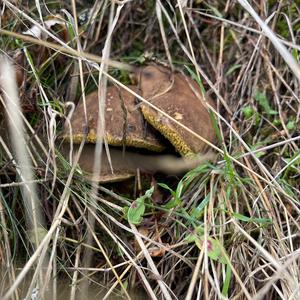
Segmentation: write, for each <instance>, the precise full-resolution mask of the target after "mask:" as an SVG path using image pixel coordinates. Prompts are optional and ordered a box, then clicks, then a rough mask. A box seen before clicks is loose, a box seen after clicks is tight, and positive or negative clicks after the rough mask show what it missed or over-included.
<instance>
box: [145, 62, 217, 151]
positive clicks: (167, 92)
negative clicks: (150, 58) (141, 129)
mask: <svg viewBox="0 0 300 300" xmlns="http://www.w3.org/2000/svg"><path fill="white" fill-rule="evenodd" d="M172 81H173V82H172ZM172 83H173V84H172ZM140 88H141V91H142V96H143V97H144V98H145V99H146V100H149V101H150V102H151V103H152V104H154V105H155V106H156V107H158V108H159V109H161V110H162V111H163V112H165V113H167V114H168V115H170V116H171V117H173V118H174V119H175V120H177V121H179V122H180V123H181V124H183V125H185V126H186V127H188V128H190V129H191V130H193V131H194V132H195V133H196V134H198V135H200V136H201V137H203V138H205V139H206V140H208V141H210V142H213V141H214V139H215V131H214V128H213V126H212V122H211V119H210V116H209V113H208V110H207V108H206V107H205V106H204V104H203V103H204V102H203V99H201V98H200V97H201V92H200V88H199V86H198V84H197V83H196V82H194V81H193V80H191V79H189V78H186V77H185V76H184V75H182V74H180V73H175V74H173V73H172V72H171V71H170V70H169V69H167V68H164V67H161V66H156V65H149V66H147V67H145V68H143V69H142V70H141V71H140ZM195 91H196V93H195ZM197 94H198V95H197ZM141 109H142V113H143V115H144V117H145V119H146V120H147V121H148V122H149V123H150V124H151V125H152V126H153V127H154V128H155V129H157V130H159V131H160V132H161V134H162V135H164V136H165V137H166V138H167V139H168V140H169V141H170V142H171V143H172V144H173V145H174V147H175V148H176V150H177V151H178V152H179V153H180V154H181V155H183V156H186V155H190V154H196V153H200V152H202V151H203V150H204V148H205V146H206V144H205V142H203V141H201V140H200V139H199V138H197V137H195V136H194V135H193V134H191V133H189V132H188V131H187V130H185V129H184V128H182V127H181V126H179V125H178V124H176V123H175V122H173V121H172V120H170V119H169V118H167V117H166V116H164V115H163V114H162V113H160V112H158V111H156V110H155V109H153V108H151V107H150V106H149V105H147V104H145V103H143V104H142V105H141Z"/></svg>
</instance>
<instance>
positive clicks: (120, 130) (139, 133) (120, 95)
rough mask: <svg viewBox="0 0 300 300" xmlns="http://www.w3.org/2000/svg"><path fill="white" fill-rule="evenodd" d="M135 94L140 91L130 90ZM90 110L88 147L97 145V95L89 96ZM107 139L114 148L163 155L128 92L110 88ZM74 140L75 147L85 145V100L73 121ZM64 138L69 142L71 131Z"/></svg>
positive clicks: (154, 135) (156, 137) (106, 121)
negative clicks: (121, 147)
mask: <svg viewBox="0 0 300 300" xmlns="http://www.w3.org/2000/svg"><path fill="white" fill-rule="evenodd" d="M129 88H130V89H132V90H133V91H136V90H137V88H136V87H134V86H129ZM86 110H87V122H88V124H86V125H87V129H88V133H87V138H86V142H87V143H96V141H97V138H98V137H97V123H98V114H99V101H98V92H97V91H95V92H93V93H91V94H89V95H87V96H86ZM104 116H105V134H104V139H106V141H107V143H108V144H109V145H111V146H123V145H126V146H129V147H137V148H145V149H149V150H151V151H158V152H159V151H162V150H163V149H164V147H165V146H164V144H163V143H162V142H161V141H160V139H159V137H158V135H157V134H155V130H154V129H153V128H152V126H151V125H149V124H146V123H145V121H144V118H143V115H142V113H141V111H140V109H139V108H136V103H135V97H134V96H133V95H132V94H131V93H129V92H128V91H126V90H125V89H122V88H119V87H116V86H110V87H108V88H107V94H106V105H105V112H104ZM71 127H72V138H73V142H74V143H75V144H78V143H80V142H81V141H82V139H83V136H84V131H85V130H84V128H85V112H84V103H83V100H81V101H80V102H79V104H78V105H77V107H76V109H75V111H74V113H73V115H72V118H71ZM64 138H65V139H67V140H70V138H71V136H70V131H69V127H68V126H67V124H66V126H65V130H64Z"/></svg>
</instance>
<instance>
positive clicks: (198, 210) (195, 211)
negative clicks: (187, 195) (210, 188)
mask: <svg viewBox="0 0 300 300" xmlns="http://www.w3.org/2000/svg"><path fill="white" fill-rule="evenodd" d="M209 199H210V193H208V194H207V196H206V197H205V198H204V199H203V201H202V202H201V203H200V204H199V205H198V206H197V207H195V208H194V209H193V210H192V213H191V217H192V218H194V219H200V218H201V217H202V215H203V209H204V207H205V206H206V205H207V204H208V202H209Z"/></svg>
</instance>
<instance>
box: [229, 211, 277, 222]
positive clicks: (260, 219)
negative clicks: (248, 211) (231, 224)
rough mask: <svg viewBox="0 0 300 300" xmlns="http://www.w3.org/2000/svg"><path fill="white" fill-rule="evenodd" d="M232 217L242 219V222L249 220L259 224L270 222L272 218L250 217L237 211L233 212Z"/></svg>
mask: <svg viewBox="0 0 300 300" xmlns="http://www.w3.org/2000/svg"><path fill="white" fill-rule="evenodd" d="M232 215H233V217H235V218H236V219H237V220H240V221H243V222H251V223H259V224H269V223H272V219H269V218H251V217H247V216H244V215H242V214H239V213H233V214H232Z"/></svg>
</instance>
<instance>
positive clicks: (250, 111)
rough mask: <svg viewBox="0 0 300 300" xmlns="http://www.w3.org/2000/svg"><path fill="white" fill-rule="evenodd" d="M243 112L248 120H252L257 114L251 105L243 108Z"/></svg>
mask: <svg viewBox="0 0 300 300" xmlns="http://www.w3.org/2000/svg"><path fill="white" fill-rule="evenodd" d="M242 112H243V114H244V116H245V118H246V119H249V118H251V117H252V116H253V115H254V113H255V111H254V110H253V108H252V107H251V106H250V105H248V106H245V107H243V108H242Z"/></svg>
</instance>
